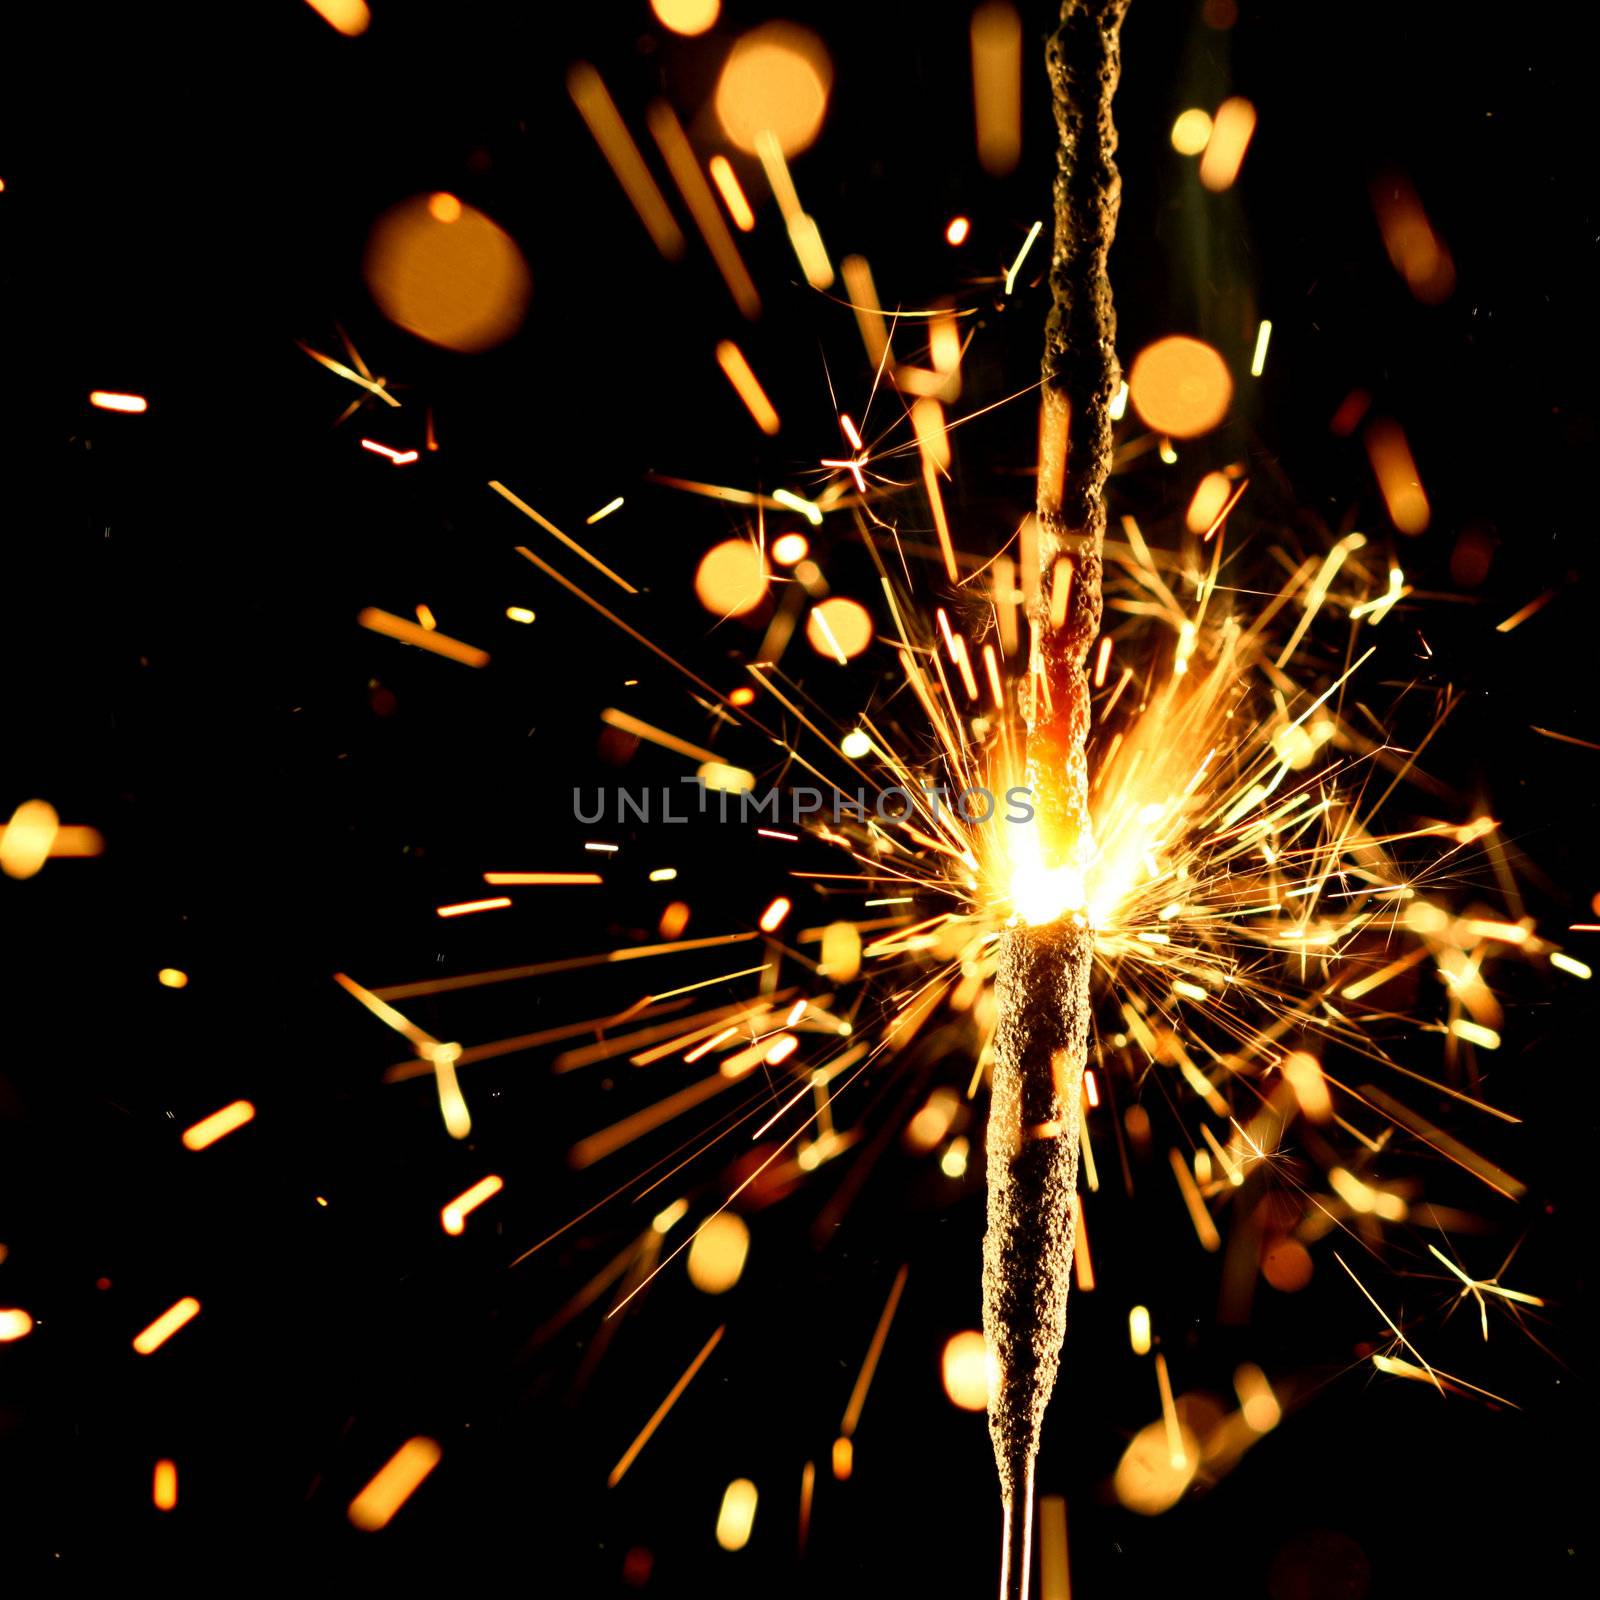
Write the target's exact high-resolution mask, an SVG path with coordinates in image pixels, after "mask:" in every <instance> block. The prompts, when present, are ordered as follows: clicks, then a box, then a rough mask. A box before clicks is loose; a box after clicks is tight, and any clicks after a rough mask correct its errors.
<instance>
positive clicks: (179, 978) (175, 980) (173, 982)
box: [156, 967, 189, 989]
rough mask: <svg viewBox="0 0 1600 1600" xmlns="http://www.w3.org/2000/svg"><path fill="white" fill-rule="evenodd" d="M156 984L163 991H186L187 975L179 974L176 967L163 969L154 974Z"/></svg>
mask: <svg viewBox="0 0 1600 1600" xmlns="http://www.w3.org/2000/svg"><path fill="white" fill-rule="evenodd" d="M156 982H157V983H159V984H160V985H161V987H162V988H163V989H187V988H188V987H189V974H188V973H187V972H180V971H179V970H178V968H176V967H163V968H162V969H161V970H160V971H159V972H158V973H157V974H156Z"/></svg>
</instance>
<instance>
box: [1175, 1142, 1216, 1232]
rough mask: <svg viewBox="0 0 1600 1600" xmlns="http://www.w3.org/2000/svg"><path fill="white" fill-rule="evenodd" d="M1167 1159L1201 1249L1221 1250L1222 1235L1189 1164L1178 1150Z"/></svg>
mask: <svg viewBox="0 0 1600 1600" xmlns="http://www.w3.org/2000/svg"><path fill="white" fill-rule="evenodd" d="M1167 1158H1168V1161H1169V1163H1170V1165H1171V1167H1172V1175H1173V1177H1174V1178H1176V1179H1177V1180H1178V1188H1179V1191H1180V1192H1181V1193H1182V1195H1183V1203H1184V1206H1185V1207H1186V1208H1187V1210H1188V1212H1189V1220H1190V1222H1192V1223H1193V1224H1194V1231H1195V1237H1196V1238H1197V1239H1199V1241H1200V1247H1201V1249H1203V1250H1205V1251H1207V1252H1208V1253H1214V1252H1215V1251H1218V1250H1220V1249H1221V1248H1222V1235H1221V1234H1219V1233H1218V1232H1217V1225H1216V1223H1214V1222H1213V1221H1212V1220H1211V1213H1210V1212H1209V1211H1207V1210H1206V1203H1205V1201H1204V1200H1203V1199H1202V1198H1201V1196H1200V1190H1199V1187H1198V1186H1197V1185H1196V1183H1195V1181H1194V1178H1193V1177H1192V1176H1191V1175H1190V1172H1189V1167H1188V1163H1187V1162H1185V1161H1184V1159H1183V1157H1182V1156H1181V1155H1180V1154H1179V1153H1178V1152H1177V1151H1176V1150H1169V1151H1168V1152H1167Z"/></svg>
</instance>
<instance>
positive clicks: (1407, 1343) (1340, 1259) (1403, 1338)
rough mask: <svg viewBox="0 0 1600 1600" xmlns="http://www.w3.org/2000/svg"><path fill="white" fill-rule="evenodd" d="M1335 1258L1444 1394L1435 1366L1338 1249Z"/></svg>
mask: <svg viewBox="0 0 1600 1600" xmlns="http://www.w3.org/2000/svg"><path fill="white" fill-rule="evenodd" d="M1333 1259H1334V1260H1335V1261H1337V1262H1338V1263H1339V1265H1340V1266H1341V1267H1343V1268H1344V1270H1345V1271H1346V1272H1347V1273H1349V1274H1350V1281H1351V1282H1352V1283H1353V1284H1354V1285H1355V1286H1356V1288H1358V1289H1359V1290H1360V1291H1361V1292H1362V1294H1363V1295H1365V1296H1366V1298H1367V1301H1368V1302H1369V1304H1370V1305H1371V1306H1372V1309H1373V1310H1374V1311H1376V1312H1377V1313H1378V1315H1379V1316H1380V1317H1382V1318H1383V1320H1384V1322H1385V1323H1387V1324H1388V1328H1389V1331H1390V1333H1392V1334H1393V1335H1394V1336H1395V1338H1396V1339H1398V1340H1399V1341H1400V1344H1401V1346H1402V1347H1403V1348H1404V1349H1407V1350H1409V1351H1410V1352H1411V1353H1412V1355H1414V1356H1415V1357H1416V1358H1417V1360H1418V1361H1419V1362H1421V1365H1422V1369H1423V1371H1425V1372H1426V1373H1427V1374H1428V1377H1429V1379H1430V1380H1431V1382H1432V1383H1433V1386H1434V1388H1435V1389H1437V1390H1438V1391H1439V1393H1440V1394H1443V1393H1444V1385H1443V1384H1441V1383H1440V1382H1439V1380H1438V1378H1437V1377H1436V1376H1435V1375H1434V1370H1433V1368H1432V1367H1430V1366H1429V1365H1428V1363H1427V1362H1426V1361H1423V1359H1422V1352H1421V1351H1419V1350H1418V1349H1417V1347H1416V1346H1415V1345H1414V1344H1412V1342H1411V1341H1410V1340H1409V1339H1408V1338H1406V1336H1405V1335H1404V1334H1403V1333H1401V1331H1400V1330H1399V1328H1397V1327H1396V1326H1395V1323H1394V1320H1393V1319H1392V1318H1391V1317H1390V1315H1389V1313H1388V1312H1387V1311H1385V1310H1384V1309H1383V1307H1382V1306H1380V1305H1379V1304H1378V1302H1377V1301H1376V1300H1374V1299H1373V1298H1372V1296H1371V1295H1370V1294H1369V1293H1368V1292H1367V1286H1366V1285H1365V1284H1364V1283H1363V1282H1362V1281H1361V1280H1360V1279H1359V1278H1358V1277H1357V1276H1356V1275H1355V1273H1353V1272H1350V1268H1349V1266H1348V1265H1347V1264H1346V1262H1345V1259H1344V1257H1343V1256H1341V1255H1340V1254H1339V1252H1338V1251H1337V1250H1335V1251H1334V1253H1333ZM1374 1360H1376V1357H1374Z"/></svg>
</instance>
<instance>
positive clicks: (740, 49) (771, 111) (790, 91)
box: [717, 22, 833, 156]
mask: <svg viewBox="0 0 1600 1600" xmlns="http://www.w3.org/2000/svg"><path fill="white" fill-rule="evenodd" d="M832 87H833V63H832V62H831V61H830V60H829V59H828V52H827V49H826V47H825V46H824V45H823V43H822V41H821V40H820V39H819V38H818V37H817V36H816V34H814V33H812V32H811V30H810V29H809V28H801V27H797V26H796V25H795V24H794V23H792V22H769V23H766V24H764V25H763V26H762V27H759V28H755V29H752V30H751V31H750V32H749V33H747V34H745V35H744V36H743V37H742V38H740V39H739V41H738V42H737V43H736V44H735V45H734V47H733V49H732V50H731V51H729V52H728V59H727V61H726V63H725V64H724V65H723V68H722V77H721V78H720V79H719V80H718V83H717V118H718V120H719V121H720V122H721V123H722V129H723V132H724V133H726V134H727V136H728V137H729V138H730V139H731V140H732V141H733V142H734V144H736V145H737V146H738V147H739V148H740V149H741V150H743V151H745V152H746V154H748V155H754V154H755V153H756V136H757V135H758V134H760V133H761V132H762V131H763V129H770V130H771V132H772V135H773V137H774V138H776V139H777V141H778V147H779V148H780V149H781V150H782V151H783V153H784V154H785V155H786V156H792V155H796V154H798V153H799V152H800V151H802V150H804V149H806V148H807V147H808V146H810V145H811V144H812V143H813V142H814V141H815V140H816V137H817V134H818V133H819V132H820V131H821V129H822V119H823V117H824V116H826V115H827V111H828V91H829V90H830V89H831V88H832Z"/></svg>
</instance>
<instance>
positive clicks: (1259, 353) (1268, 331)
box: [1250, 317, 1272, 378]
mask: <svg viewBox="0 0 1600 1600" xmlns="http://www.w3.org/2000/svg"><path fill="white" fill-rule="evenodd" d="M1271 337H1272V324H1271V322H1269V321H1268V320H1267V319H1266V318H1265V317H1263V318H1262V319H1261V326H1260V327H1259V328H1258V329H1257V330H1256V349H1255V354H1254V355H1253V356H1251V357H1250V376H1251V377H1252V378H1259V377H1260V376H1261V373H1262V371H1263V369H1264V368H1265V367H1266V364H1267V341H1268V340H1269V339H1271Z"/></svg>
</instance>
